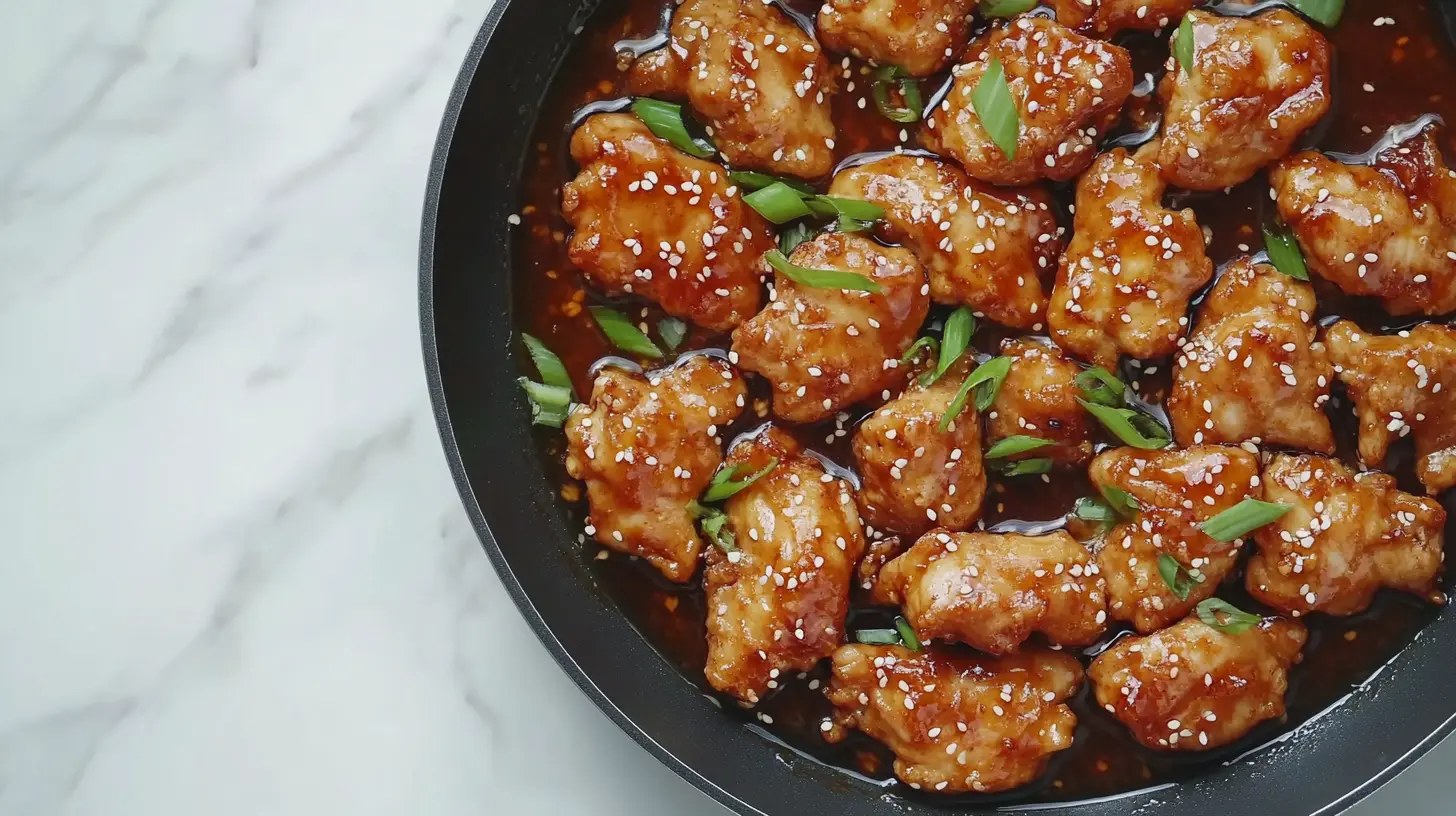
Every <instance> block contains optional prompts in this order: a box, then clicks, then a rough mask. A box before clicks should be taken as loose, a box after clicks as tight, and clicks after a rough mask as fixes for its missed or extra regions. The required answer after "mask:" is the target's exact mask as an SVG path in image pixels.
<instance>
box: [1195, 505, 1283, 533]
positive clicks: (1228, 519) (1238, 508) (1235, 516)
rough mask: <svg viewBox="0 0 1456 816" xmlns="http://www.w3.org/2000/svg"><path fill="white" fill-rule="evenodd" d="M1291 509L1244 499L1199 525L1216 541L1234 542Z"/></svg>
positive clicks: (1199, 527)
mask: <svg viewBox="0 0 1456 816" xmlns="http://www.w3.org/2000/svg"><path fill="white" fill-rule="evenodd" d="M1289 509H1290V506H1289V505H1287V504H1279V503H1278V502H1266V501H1259V500H1258V499H1244V500H1243V501H1241V502H1239V503H1238V504H1236V505H1234V506H1233V507H1230V508H1229V509H1227V510H1225V511H1223V512H1222V513H1219V514H1218V515H1216V516H1214V517H1213V518H1211V519H1209V520H1208V521H1205V522H1203V523H1202V524H1200V525H1198V529H1200V530H1202V531H1203V533H1204V535H1207V536H1208V537H1209V538H1211V539H1213V540H1215V541H1233V540H1234V539H1236V538H1243V537H1244V536H1246V535H1248V534H1249V533H1251V532H1253V531H1254V530H1257V529H1259V528H1260V527H1263V526H1264V525H1265V524H1268V523H1270V522H1271V521H1275V520H1277V519H1278V518H1279V517H1280V516H1282V515H1284V514H1285V513H1288V512H1289Z"/></svg>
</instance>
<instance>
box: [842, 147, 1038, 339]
mask: <svg viewBox="0 0 1456 816" xmlns="http://www.w3.org/2000/svg"><path fill="white" fill-rule="evenodd" d="M829 193H830V195H836V196H845V197H848V198H862V199H865V200H867V201H871V202H874V203H875V204H877V205H879V206H880V207H881V208H882V209H884V211H885V218H884V220H882V221H880V222H879V226H878V229H879V234H880V237H882V238H884V239H886V240H889V241H893V242H896V243H899V244H901V245H903V246H905V247H906V248H907V249H909V250H910V251H911V252H914V253H915V256H916V257H917V258H919V259H920V262H921V263H922V264H924V265H925V271H926V273H927V274H928V275H929V276H930V295H931V297H932V298H934V299H935V301H936V302H937V303H945V304H952V305H958V304H965V305H968V306H970V307H971V308H972V309H974V310H975V311H976V312H977V313H978V314H981V315H985V316H986V317H989V318H990V319H992V320H994V321H996V322H997V323H1000V324H1002V325H1006V326H1011V327H1014V328H1019V329H1033V330H1037V329H1040V328H1041V325H1042V324H1041V321H1042V318H1043V316H1044V315H1045V314H1046V292H1045V291H1044V290H1043V289H1042V282H1041V278H1040V277H1039V276H1040V275H1041V274H1042V273H1043V271H1044V270H1048V269H1051V268H1052V266H1053V265H1054V264H1055V263H1056V259H1057V255H1058V254H1059V253H1060V252H1061V247H1062V244H1061V241H1060V240H1059V238H1058V236H1059V234H1060V230H1059V229H1058V228H1057V220H1056V217H1055V216H1054V215H1053V214H1052V212H1051V207H1050V204H1049V200H1050V199H1049V198H1048V196H1047V195H1046V194H1045V193H1043V192H1042V191H1041V190H1037V189H1034V188H1026V189H1022V190H1005V189H997V188H994V187H990V186H988V185H984V184H980V183H978V182H975V181H972V180H971V179H969V178H967V177H966V174H965V173H962V172H961V171H960V169H959V168H956V167H955V166H953V165H951V164H948V163H946V162H942V161H937V160H935V159H933V158H928V157H925V156H913V155H906V154H891V155H889V156H886V157H884V158H881V159H877V160H875V161H871V162H869V163H867V164H861V165H858V166H855V167H850V168H847V169H845V170H841V171H840V172H839V173H838V174H837V175H836V176H835V177H834V183H833V185H832V186H831V187H830V190H829Z"/></svg>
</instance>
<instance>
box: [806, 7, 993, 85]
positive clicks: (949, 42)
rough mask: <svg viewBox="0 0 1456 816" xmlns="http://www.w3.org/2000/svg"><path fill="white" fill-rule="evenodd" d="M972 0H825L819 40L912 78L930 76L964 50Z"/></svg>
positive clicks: (968, 38) (821, 8)
mask: <svg viewBox="0 0 1456 816" xmlns="http://www.w3.org/2000/svg"><path fill="white" fill-rule="evenodd" d="M976 2H977V0H826V2H825V3H824V5H823V6H821V7H820V9H819V32H818V33H819V41H820V42H822V43H823V44H824V47H825V48H828V49H830V50H831V51H839V52H841V53H844V52H848V53H850V54H854V55H855V56H857V57H859V58H861V59H866V60H869V61H871V62H874V63H877V64H880V65H898V66H900V67H901V68H904V69H905V71H906V72H908V73H909V74H911V75H912V76H930V75H931V74H933V73H935V72H937V71H939V70H940V69H942V68H944V67H945V66H946V65H947V64H948V63H949V62H950V61H951V60H953V59H955V57H956V56H957V55H958V54H960V53H961V52H962V51H964V50H965V49H966V43H967V42H968V41H969V40H970V38H971V9H973V8H975V7H976Z"/></svg>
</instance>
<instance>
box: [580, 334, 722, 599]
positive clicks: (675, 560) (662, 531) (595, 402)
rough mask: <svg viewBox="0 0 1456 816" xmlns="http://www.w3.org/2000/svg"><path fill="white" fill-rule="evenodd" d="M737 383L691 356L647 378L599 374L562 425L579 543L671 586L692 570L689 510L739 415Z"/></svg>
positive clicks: (717, 364)
mask: <svg viewBox="0 0 1456 816" xmlns="http://www.w3.org/2000/svg"><path fill="white" fill-rule="evenodd" d="M744 394H745V389H744V387H743V379H742V378H741V377H739V376H738V373H737V372H736V371H734V370H733V368H732V367H731V366H729V365H728V364H727V363H725V362H724V361H722V360H719V359H715V358H712V357H707V356H703V355H693V356H690V357H687V358H685V359H684V360H682V361H681V362H679V363H677V364H676V365H673V366H670V367H668V368H665V369H659V370H657V371H650V372H648V373H646V374H636V373H633V372H629V371H623V370H621V369H617V368H608V369H604V370H603V371H602V372H601V373H600V374H598V375H597V378H596V381H595V382H594V383H593V384H592V396H591V401H590V402H589V403H587V404H584V405H578V406H577V407H576V410H574V411H572V412H571V415H570V416H568V417H567V419H566V442H567V448H566V472H567V473H568V474H570V476H571V477H572V478H573V479H582V480H584V481H585V482H586V492H587V499H588V500H589V501H590V503H591V513H590V516H589V518H588V521H587V530H586V531H587V534H589V535H592V536H594V537H595V538H596V540H597V541H599V542H601V544H602V545H603V546H605V547H608V548H609V549H613V550H616V551H618V552H623V553H627V554H628V555H636V556H641V557H642V558H645V559H647V561H648V563H650V564H652V566H654V567H656V568H657V569H658V570H659V571H661V572H662V574H663V575H664V576H666V577H667V578H668V579H670V580H673V581H679V582H681V581H686V580H688V579H689V578H691V577H692V576H693V573H694V572H696V571H697V569H698V553H699V552H701V551H702V548H703V541H702V539H701V538H699V536H698V530H697V527H696V525H695V523H694V522H695V518H694V515H693V511H692V510H691V509H690V508H691V505H692V503H693V501H694V500H695V499H697V497H698V496H699V494H701V493H702V492H703V490H704V488H706V487H707V486H708V483H709V482H710V481H712V479H713V473H714V472H715V471H716V470H717V469H718V465H719V463H721V462H722V461H723V452H722V448H721V444H720V443H719V440H718V436H717V429H718V427H719V426H723V425H727V424H728V423H730V422H732V421H733V420H734V419H736V418H737V417H738V414H739V413H740V412H741V411H742V410H743V402H744Z"/></svg>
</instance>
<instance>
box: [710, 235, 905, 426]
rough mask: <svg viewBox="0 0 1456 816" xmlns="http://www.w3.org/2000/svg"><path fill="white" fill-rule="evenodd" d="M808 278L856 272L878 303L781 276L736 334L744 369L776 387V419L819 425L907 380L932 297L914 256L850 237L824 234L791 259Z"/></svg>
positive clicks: (801, 247)
mask: <svg viewBox="0 0 1456 816" xmlns="http://www.w3.org/2000/svg"><path fill="white" fill-rule="evenodd" d="M789 260H790V261H791V262H792V263H794V264H797V265H798V266H802V267H807V268H809V269H833V270H838V271H843V272H852V273H855V274H858V275H863V276H864V277H866V278H868V279H870V280H873V281H874V282H875V283H877V284H879V286H880V289H881V291H880V292H879V293H878V294H873V293H870V292H851V291H846V290H842V289H825V288H820V287H813V286H803V285H800V284H798V283H795V282H794V281H792V280H790V279H789V278H788V277H787V276H785V275H783V274H782V273H778V274H776V275H775V276H774V292H775V295H774V297H773V299H772V300H771V301H770V302H769V304H768V305H767V306H766V307H764V310H763V311H761V312H759V313H758V314H757V315H755V316H754V317H752V318H750V319H749V320H748V321H747V322H746V323H744V324H743V325H741V326H739V327H738V328H737V329H735V330H734V331H733V351H734V352H736V353H737V355H738V356H737V360H736V362H737V363H738V365H739V366H741V367H742V368H745V369H747V370H749V371H756V372H758V373H759V374H762V375H763V376H764V377H766V378H767V379H768V381H769V382H771V383H773V406H774V414H775V415H776V416H779V417H782V418H784V419H787V420H789V421H791V422H818V421H819V420H821V419H824V418H825V417H829V416H832V415H833V414H834V413H835V412H836V411H839V410H840V409H841V408H844V407H846V406H848V405H852V404H854V403H856V402H859V401H860V400H862V399H864V398H866V397H869V396H871V395H873V394H878V393H880V392H881V391H883V390H885V389H886V388H889V387H891V386H892V385H895V384H897V383H898V382H900V381H901V380H903V379H904V374H903V373H901V372H900V371H899V370H898V363H899V361H900V355H902V354H904V353H905V350H906V349H908V348H910V344H911V343H913V342H914V341H915V335H916V334H917V333H918V332H919V331H920V324H921V323H923V322H925V314H926V312H927V311H928V310H929V309H930V298H929V296H928V295H926V293H925V273H924V271H922V270H921V267H920V262H919V261H917V260H915V256H914V255H911V254H910V253H909V251H907V250H904V249H899V248H896V247H886V246H881V245H880V244H877V243H875V242H874V241H871V240H870V239H868V238H865V237H863V236H860V235H855V234H852V233H837V232H826V233H821V234H820V235H819V236H818V237H817V238H815V239H814V240H812V241H805V242H804V243H802V244H800V245H799V246H798V248H797V249H795V250H794V253H793V255H792V256H791V257H790V259H789Z"/></svg>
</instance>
